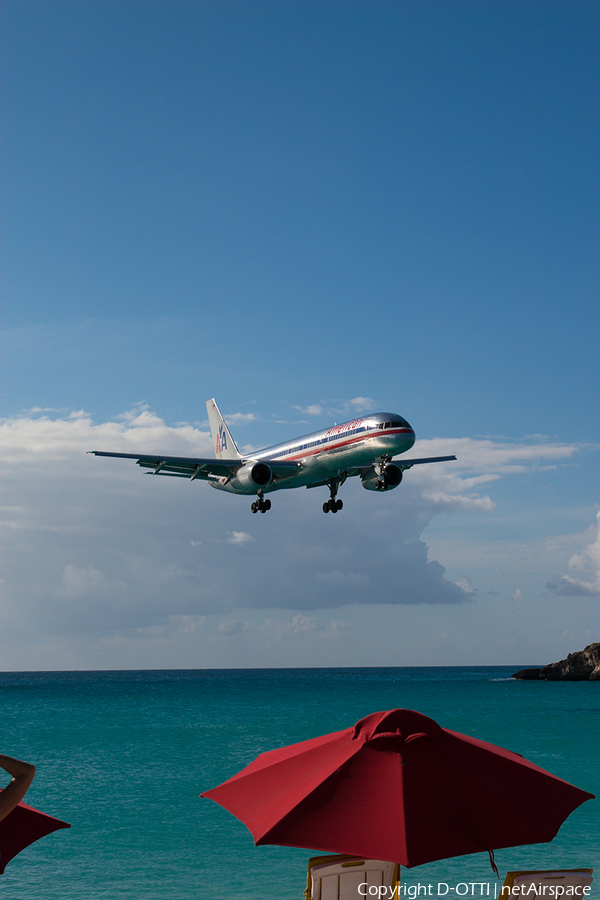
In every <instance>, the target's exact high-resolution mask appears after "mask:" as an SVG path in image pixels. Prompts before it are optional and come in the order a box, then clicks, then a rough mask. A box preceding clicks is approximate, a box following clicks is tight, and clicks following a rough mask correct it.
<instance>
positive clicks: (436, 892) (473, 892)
mask: <svg viewBox="0 0 600 900" xmlns="http://www.w3.org/2000/svg"><path fill="white" fill-rule="evenodd" d="M591 890H592V889H591V887H590V886H589V885H587V886H586V887H582V886H581V885H569V886H567V887H565V886H564V885H562V884H544V885H540V884H522V885H518V884H515V885H513V887H508V886H506V887H505V886H502V887H500V886H499V885H497V884H492V885H490V884H489V882H487V881H460V882H459V883H458V884H456V885H450V884H447V883H446V882H445V881H438V883H437V885H436V884H402V885H400V884H399V885H396V887H386V886H385V885H381V887H378V886H376V885H374V884H372V885H366V884H360V885H359V886H358V893H359V894H360V896H361V897H373V898H375V897H376V898H377V900H394V898H396V900H399V898H400V897H408V898H409V900H416V898H417V897H448V900H450V895H452V894H453V895H454V896H455V897H494V898H495V900H498V898H500V900H511V898H513V897H518V898H520V897H528V896H530V897H531V900H536V898H537V897H546V898H548V900H559V898H561V897H566V898H568V897H573V898H581V900H583V898H589V896H590V892H591Z"/></svg>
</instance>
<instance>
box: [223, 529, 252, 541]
mask: <svg viewBox="0 0 600 900" xmlns="http://www.w3.org/2000/svg"><path fill="white" fill-rule="evenodd" d="M253 540H254V538H253V537H252V535H251V534H248V532H246V531H230V532H229V537H228V538H227V543H228V544H249V543H251V542H252V541H253Z"/></svg>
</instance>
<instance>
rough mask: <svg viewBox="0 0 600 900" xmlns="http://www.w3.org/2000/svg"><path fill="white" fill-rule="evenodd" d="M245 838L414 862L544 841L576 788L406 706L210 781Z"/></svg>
mask: <svg viewBox="0 0 600 900" xmlns="http://www.w3.org/2000/svg"><path fill="white" fill-rule="evenodd" d="M202 796H203V797H210V799H211V800H214V801H215V802H216V803H219V804H220V805H221V806H224V807H225V809H227V810H229V812H231V813H233V815H234V816H237V818H238V819H240V820H241V821H242V822H243V823H244V824H245V825H246V826H247V827H248V828H249V829H250V831H251V832H252V836H253V837H254V841H255V843H256V844H257V845H258V844H280V845H283V846H287V847H307V848H310V849H314V850H325V851H329V852H333V853H348V854H353V855H357V856H362V857H369V858H371V859H386V860H390V861H392V862H399V863H401V864H402V865H404V866H408V867H411V866H418V865H421V864H423V863H427V862H432V861H433V860H436V859H447V858H449V857H452V856H462V855H463V854H466V853H477V852H480V851H482V850H487V851H488V852H489V853H490V858H491V860H492V864H493V855H492V851H493V850H494V849H498V848H500V847H515V846H519V845H521V844H537V843H543V842H545V841H551V840H552V838H553V837H555V835H556V833H557V831H558V829H559V828H560V826H561V824H562V823H563V821H564V820H565V819H566V818H567V816H568V815H569V814H570V813H571V812H572V811H573V810H574V809H576V808H577V807H578V806H579V805H580V804H581V803H583V802H584V801H585V800H590V799H593V797H594V795H593V794H588V793H587V792H586V791H582V790H580V789H579V788H576V787H574V786H573V785H571V784H568V783H567V782H566V781H563V780H562V779H560V778H556V776H554V775H551V774H550V773H549V772H545V771H544V770H543V769H540V768H539V767H538V766H536V765H534V764H533V763H530V762H528V761H527V760H526V759H523V757H521V756H519V754H517V753H512V752H511V751H510V750H502V749H501V748H500V747H495V746H494V745H493V744H488V743H486V742H485V741H479V740H477V739H476V738H472V737H467V736H466V735H464V734H459V733H458V732H455V731H449V730H448V729H446V728H441V726H440V725H438V724H437V723H436V722H434V721H433V719H430V718H428V717H427V716H424V715H421V713H418V712H413V711H412V710H408V709H393V710H391V711H389V712H377V713H372V714H371V715H370V716H366V717H365V718H364V719H361V720H360V722H357V724H356V725H355V726H354V727H353V728H347V729H345V730H344V731H337V732H334V733H332V734H327V735H324V736H323V737H317V738H313V739H312V740H310V741H303V742H302V743H301V744H293V745H291V746H289V747H282V748H281V749H279V750H271V751H269V752H268V753H261V755H260V756H259V757H257V759H255V760H254V762H253V763H251V764H250V765H249V766H246V768H245V769H242V771H241V772H239V773H238V774H237V775H234V776H233V778H230V779H229V780H228V781H225V782H224V783H223V784H221V785H219V786H218V787H216V788H213V789H212V790H210V791H205V792H204V793H203V794H202Z"/></svg>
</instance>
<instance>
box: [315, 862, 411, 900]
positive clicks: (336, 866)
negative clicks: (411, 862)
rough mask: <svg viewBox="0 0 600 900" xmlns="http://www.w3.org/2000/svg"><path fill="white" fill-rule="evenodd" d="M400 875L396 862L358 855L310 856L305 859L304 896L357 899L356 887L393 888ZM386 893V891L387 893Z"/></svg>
mask: <svg viewBox="0 0 600 900" xmlns="http://www.w3.org/2000/svg"><path fill="white" fill-rule="evenodd" d="M399 878H400V868H399V866H398V864H397V863H391V862H386V861H385V860H382V859H364V857H360V856H345V855H344V856H313V858H312V859H310V860H309V862H308V878H307V884H306V893H305V898H306V900H360V893H359V892H358V888H359V887H360V885H362V884H364V885H366V886H367V890H366V891H364V892H363V891H361V893H365V894H366V896H369V894H368V888H369V887H371V886H373V887H375V886H376V887H381V886H382V885H385V886H386V887H391V888H394V887H395V886H396V884H397V883H398V881H399ZM388 896H389V894H388Z"/></svg>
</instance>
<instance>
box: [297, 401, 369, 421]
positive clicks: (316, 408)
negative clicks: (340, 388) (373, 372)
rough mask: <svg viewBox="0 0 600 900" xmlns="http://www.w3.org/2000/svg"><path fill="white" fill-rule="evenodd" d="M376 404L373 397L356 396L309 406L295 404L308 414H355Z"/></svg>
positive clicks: (365, 410)
mask: <svg viewBox="0 0 600 900" xmlns="http://www.w3.org/2000/svg"><path fill="white" fill-rule="evenodd" d="M375 405H376V402H375V400H373V399H372V398H371V397H354V398H353V399H352V400H338V401H336V400H333V401H329V402H326V401H324V400H321V401H320V402H319V403H311V404H309V405H308V406H293V407H292V409H297V410H298V412H301V413H303V414H304V415H306V416H332V417H334V416H336V417H342V416H355V415H356V414H357V413H358V412H368V411H369V410H372V409H373V408H374V407H375Z"/></svg>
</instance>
